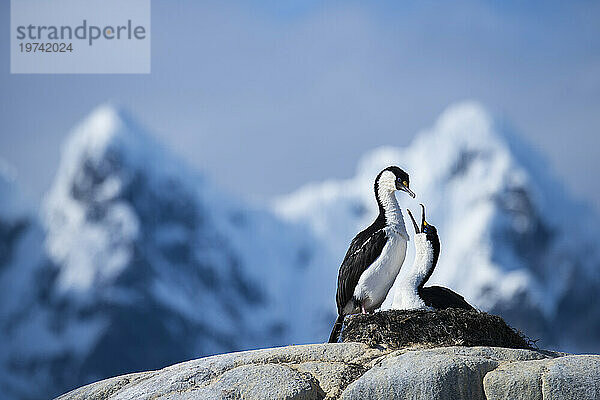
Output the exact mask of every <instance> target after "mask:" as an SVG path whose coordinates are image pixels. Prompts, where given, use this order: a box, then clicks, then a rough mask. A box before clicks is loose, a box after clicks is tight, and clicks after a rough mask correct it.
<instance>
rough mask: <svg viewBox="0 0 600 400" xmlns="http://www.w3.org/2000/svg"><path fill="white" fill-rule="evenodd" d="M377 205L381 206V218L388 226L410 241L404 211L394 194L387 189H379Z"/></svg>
mask: <svg viewBox="0 0 600 400" xmlns="http://www.w3.org/2000/svg"><path fill="white" fill-rule="evenodd" d="M376 197H377V204H378V205H379V218H383V219H384V220H385V224H386V226H390V227H394V228H396V229H399V231H400V232H401V233H403V234H404V236H405V237H406V238H407V239H408V233H407V232H406V227H405V226H404V218H403V217H402V210H401V209H400V206H399V205H398V200H396V196H395V195H394V192H392V191H390V190H386V189H379V190H377V192H376Z"/></svg>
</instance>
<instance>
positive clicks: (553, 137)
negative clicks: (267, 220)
mask: <svg viewBox="0 0 600 400" xmlns="http://www.w3.org/2000/svg"><path fill="white" fill-rule="evenodd" d="M522 3H523V2H516V1H508V2H475V1H459V2H452V4H446V3H443V4H440V3H437V2H427V1H420V2H416V1H415V2H410V1H409V2H392V1H380V2H353V1H344V2H342V1H339V2H321V1H305V2H300V1H295V2H280V1H275V0H269V1H258V2H250V1H230V2H218V1H214V2H211V1H191V0H189V1H177V2H173V1H166V0H164V1H159V0H153V1H152V73H151V74H150V75H77V76H76V75H10V74H9V59H8V53H9V50H8V47H9V40H8V26H9V2H8V1H3V2H1V4H0V15H1V17H2V24H3V26H5V27H6V28H5V29H4V32H5V34H4V35H2V37H0V54H3V56H2V57H3V58H2V61H3V62H2V63H1V65H0V88H1V90H0V121H2V127H1V129H0V159H4V160H5V161H7V162H8V163H10V164H11V165H13V166H14V167H15V168H16V170H17V173H18V176H19V180H20V183H21V186H22V187H24V189H25V190H27V191H29V192H30V193H31V195H32V196H33V197H34V198H40V196H41V195H42V194H43V192H44V191H45V190H46V189H47V188H48V186H49V185H50V184H51V181H52V178H53V174H54V171H55V169H56V167H57V164H58V160H59V156H60V146H61V143H62V141H63V140H64V139H65V136H66V135H67V134H68V132H69V130H70V128H72V126H73V125H74V124H75V123H76V122H77V121H78V120H80V119H81V118H83V117H84V116H85V115H86V114H87V113H88V112H90V111H91V110H92V109H93V108H94V107H95V106H97V105H98V104H100V103H103V102H105V101H111V102H114V103H116V104H119V105H122V106H124V107H126V108H128V109H130V110H131V111H132V113H133V114H134V115H136V116H137V118H138V119H139V120H140V121H141V122H142V123H143V124H144V125H146V126H147V127H149V128H150V129H151V130H152V131H153V132H154V133H155V134H156V135H157V136H158V137H159V138H160V139H161V140H162V141H163V142H165V143H166V144H167V145H168V146H169V147H170V148H171V149H173V150H174V151H175V152H177V153H178V154H180V155H182V156H183V157H184V158H185V159H187V160H188V161H189V162H190V163H191V164H193V165H195V166H197V167H199V168H200V169H202V170H203V171H205V172H206V173H207V174H208V175H209V176H211V177H212V178H213V179H215V180H216V181H217V182H219V183H220V184H221V185H222V186H225V187H227V188H228V189H230V190H231V191H233V192H234V193H239V194H241V195H243V196H246V197H251V198H259V199H260V198H268V197H269V196H271V195H274V194H279V193H285V192H288V191H290V190H293V189H295V188H297V187H298V186H300V185H302V184H303V183H306V182H309V181H314V180H322V179H325V178H332V177H333V178H343V177H349V176H351V175H353V173H354V168H355V165H356V161H357V159H358V158H359V157H360V156H361V155H362V154H364V153H365V152H366V151H368V150H369V149H372V148H374V147H378V146H380V145H386V144H391V145H398V146H402V145H406V144H408V143H409V142H410V140H411V139H412V138H413V137H414V136H415V134H416V133H417V132H418V131H419V130H420V129H423V128H426V127H428V126H429V125H431V123H432V122H433V121H434V119H435V118H436V117H437V115H439V113H440V112H441V111H442V110H443V109H444V108H445V107H446V106H447V105H449V104H451V103H452V102H455V101H460V100H464V99H475V100H479V101H481V102H483V103H484V104H486V105H487V106H488V107H490V108H491V109H492V110H493V111H495V112H497V113H499V114H500V115H503V116H505V117H507V118H509V119H510V120H511V121H512V122H513V124H514V125H515V126H516V127H517V129H519V130H520V132H521V133H523V135H524V136H526V138H527V139H528V140H529V141H530V142H531V143H532V144H533V145H534V146H535V147H537V148H539V149H540V150H541V152H542V153H543V154H544V155H545V156H546V157H547V158H548V159H549V160H550V161H551V164H552V166H553V168H554V169H555V171H556V173H557V174H558V176H559V177H560V178H561V179H562V180H563V181H564V182H565V183H566V184H567V185H568V187H569V188H570V189H572V190H573V191H574V192H575V194H576V195H578V196H580V197H583V198H585V199H587V200H588V201H590V202H591V203H593V204H595V205H596V207H597V209H600V188H599V187H598V184H597V181H598V172H600V160H599V157H598V150H599V148H600V146H599V143H600V132H599V131H600V129H599V128H600V3H599V2H591V1H582V2H578V1H574V2H558V1H556V2H553V1H547V2H541V1H534V2H527V4H522ZM240 171H244V176H243V177H240V176H239V174H240Z"/></svg>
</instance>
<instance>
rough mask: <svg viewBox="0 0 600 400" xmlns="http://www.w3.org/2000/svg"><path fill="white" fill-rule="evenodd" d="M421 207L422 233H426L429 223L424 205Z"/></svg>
mask: <svg viewBox="0 0 600 400" xmlns="http://www.w3.org/2000/svg"><path fill="white" fill-rule="evenodd" d="M419 205H420V206H421V232H424V231H425V227H426V226H427V221H425V206H424V205H423V204H422V203H420V204H419Z"/></svg>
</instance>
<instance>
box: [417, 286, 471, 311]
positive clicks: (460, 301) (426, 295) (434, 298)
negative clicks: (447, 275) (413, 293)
mask: <svg viewBox="0 0 600 400" xmlns="http://www.w3.org/2000/svg"><path fill="white" fill-rule="evenodd" d="M419 296H421V298H422V299H423V301H424V302H425V305H427V306H429V307H433V308H435V309H436V310H444V309H446V308H462V309H463V310H470V311H475V308H473V306H471V305H470V304H469V303H467V301H466V300H465V299H464V297H462V296H461V295H460V294H458V293H456V292H453V291H452V290H450V289H448V288H445V287H441V286H427V287H424V288H421V289H419Z"/></svg>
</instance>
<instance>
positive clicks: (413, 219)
mask: <svg viewBox="0 0 600 400" xmlns="http://www.w3.org/2000/svg"><path fill="white" fill-rule="evenodd" d="M406 211H408V216H409V217H410V219H411V221H412V223H413V226H414V227H415V233H416V234H419V233H420V232H419V225H417V221H415V217H413V215H412V213H411V212H410V210H409V209H408V208H407V209H406Z"/></svg>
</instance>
